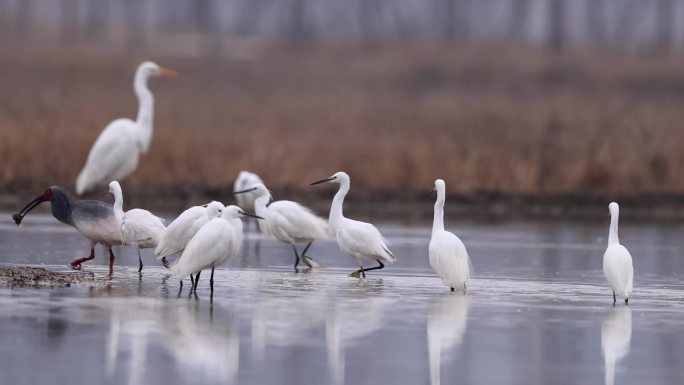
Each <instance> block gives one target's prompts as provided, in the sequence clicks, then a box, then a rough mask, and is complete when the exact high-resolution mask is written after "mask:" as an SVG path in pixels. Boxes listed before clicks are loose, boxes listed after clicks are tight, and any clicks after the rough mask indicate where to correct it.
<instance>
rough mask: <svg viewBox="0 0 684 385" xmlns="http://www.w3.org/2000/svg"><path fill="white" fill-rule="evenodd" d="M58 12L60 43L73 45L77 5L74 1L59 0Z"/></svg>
mask: <svg viewBox="0 0 684 385" xmlns="http://www.w3.org/2000/svg"><path fill="white" fill-rule="evenodd" d="M59 11H60V34H61V36H62V42H64V43H73V42H74V40H76V32H77V22H78V18H77V17H78V3H77V2H76V1H75V0H61V2H60V7H59Z"/></svg>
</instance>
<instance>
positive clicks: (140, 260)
mask: <svg viewBox="0 0 684 385" xmlns="http://www.w3.org/2000/svg"><path fill="white" fill-rule="evenodd" d="M138 263H139V264H140V267H138V273H140V272H141V271H142V268H143V264H142V258H141V257H140V249H138Z"/></svg>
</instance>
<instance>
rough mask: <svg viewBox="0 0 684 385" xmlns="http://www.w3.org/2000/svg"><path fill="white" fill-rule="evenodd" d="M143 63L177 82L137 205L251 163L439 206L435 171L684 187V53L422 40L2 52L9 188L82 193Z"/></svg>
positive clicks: (476, 190) (156, 83)
mask: <svg viewBox="0 0 684 385" xmlns="http://www.w3.org/2000/svg"><path fill="white" fill-rule="evenodd" d="M144 59H151V60H154V61H156V62H158V63H159V64H160V65H163V66H166V67H169V68H173V69H176V70H178V71H180V73H181V76H180V77H179V78H177V79H165V78H164V79H153V80H152V81H151V82H150V85H151V89H152V90H153V92H154V94H155V102H156V105H155V108H156V110H155V133H154V137H153V140H152V145H151V149H150V152H149V153H148V154H147V155H145V156H144V157H143V158H142V159H141V163H140V166H139V168H138V170H137V171H136V173H135V174H134V175H133V176H132V177H131V178H129V179H128V180H127V181H126V183H125V185H124V188H125V195H126V196H129V197H132V199H138V198H140V197H143V198H144V197H157V198H159V199H160V200H159V201H158V202H157V203H158V204H164V205H169V206H172V207H177V206H182V205H183V204H185V202H187V201H190V200H197V199H203V198H204V197H213V198H217V196H218V197H219V198H220V197H222V196H230V191H231V189H232V183H233V180H234V178H235V177H236V176H237V174H238V172H239V171H240V170H242V169H247V170H251V171H254V172H256V173H258V174H259V175H261V176H262V177H263V178H264V180H265V181H266V182H267V183H268V184H269V187H271V188H272V189H273V190H274V191H276V192H282V193H283V194H285V195H288V196H292V195H297V194H299V195H302V196H308V197H312V196H314V195H315V196H318V197H325V198H326V199H329V197H330V195H331V192H330V191H328V189H325V188H323V189H322V190H316V191H315V192H312V189H311V188H309V187H308V183H309V182H310V181H312V180H315V179H318V178H321V177H325V176H327V175H329V174H331V173H333V172H335V171H338V170H346V171H347V172H348V173H349V174H350V175H351V177H352V191H353V192H354V195H355V196H356V197H357V198H359V199H365V198H367V197H371V196H372V197H376V198H378V197H379V198H378V199H389V200H397V201H402V200H411V199H414V198H415V197H423V196H424V198H425V200H426V201H429V200H431V199H432V198H431V197H430V195H429V194H424V192H425V191H427V190H429V189H430V188H431V187H432V183H433V181H434V179H435V178H444V179H445V180H446V181H447V189H448V191H449V192H450V193H458V194H462V195H463V196H466V197H467V196H478V195H480V194H485V193H488V194H492V193H494V194H502V195H506V194H523V195H528V196H540V197H543V196H553V195H558V194H573V195H574V196H578V195H579V196H582V195H583V194H585V195H586V196H607V197H609V196H614V195H618V196H624V197H631V196H637V195H639V194H674V195H678V194H680V193H682V192H684V172H683V171H682V170H684V168H683V166H684V155H683V153H682V151H681V149H682V148H683V146H682V145H683V144H684V131H683V130H682V122H683V121H684V103H683V101H684V62H683V61H682V60H681V59H679V58H677V57H657V56H655V57H644V56H641V57H634V56H631V57H616V56H614V55H611V56H607V55H596V54H590V53H584V52H570V53H564V54H557V55H554V54H548V53H542V52H538V51H535V50H532V49H522V48H519V47H515V48H513V47H508V48H506V47H491V46H488V47H478V46H463V45H455V46H448V45H447V46H445V45H441V44H435V45H432V44H418V43H416V44H401V45H396V46H394V45H386V46H383V47H382V48H380V47H376V48H369V47H358V46H346V45H342V44H340V45H327V46H325V47H315V46H313V47H308V48H296V47H288V46H283V47H269V48H268V49H263V50H261V51H260V52H258V53H257V54H255V55H253V56H251V57H250V58H247V59H240V60H237V59H236V60H223V59H222V60H218V59H211V58H209V59H194V58H178V57H151V58H148V57H136V55H135V54H130V55H126V57H123V58H122V57H120V56H114V55H110V56H107V55H104V56H103V55H85V54H81V55H69V56H67V55H63V56H62V55H56V54H49V55H48V54H45V55H36V54H18V53H16V52H13V53H12V54H11V55H10V54H4V55H2V56H0V74H2V75H1V76H0V181H1V183H0V194H2V195H5V196H11V197H20V199H19V200H21V201H23V200H24V198H27V197H30V196H33V195H35V194H36V193H37V192H39V191H40V190H41V189H42V188H43V187H45V186H47V185H53V184H58V185H63V186H65V187H67V188H68V189H69V190H72V191H73V185H74V181H75V178H76V175H77V174H78V172H79V171H80V169H81V167H82V166H83V164H84V162H85V158H86V156H87V153H88V151H89V149H90V147H91V145H92V144H93V142H94V140H95V138H96V137H97V135H98V134H99V133H100V131H101V130H102V129H103V128H104V127H105V125H106V124H107V123H108V122H109V121H111V120H113V119H114V118H118V117H131V118H135V115H136V111H137V101H136V98H135V96H134V94H133V90H132V75H133V72H134V70H135V68H136V66H137V64H138V63H139V62H141V61H142V60H144ZM277 195H278V194H277ZM178 197H181V198H182V199H181V200H180V201H179V200H178ZM281 198H284V197H281ZM140 199H142V198H140ZM10 201H11V202H14V201H13V200H11V199H10ZM159 202H165V203H159ZM13 204H14V203H13Z"/></svg>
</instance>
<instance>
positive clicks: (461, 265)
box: [429, 179, 470, 293]
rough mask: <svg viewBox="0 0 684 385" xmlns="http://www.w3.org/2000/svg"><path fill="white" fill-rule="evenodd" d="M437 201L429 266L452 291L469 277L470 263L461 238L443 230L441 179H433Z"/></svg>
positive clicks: (443, 187) (463, 283)
mask: <svg viewBox="0 0 684 385" xmlns="http://www.w3.org/2000/svg"><path fill="white" fill-rule="evenodd" d="M434 190H436V191H437V201H436V202H435V216H434V219H433V222H432V238H431V239H430V247H429V255H430V266H432V269H433V270H434V271H435V273H437V275H438V276H439V277H440V278H441V279H442V282H444V284H445V285H447V286H449V287H450V288H451V291H454V289H455V288H458V289H459V290H460V289H461V288H463V292H464V293H465V291H466V285H467V283H468V279H469V278H470V270H469V269H470V264H469V258H468V251H466V247H465V245H464V244H463V242H461V240H460V239H459V238H458V237H457V236H456V235H454V234H452V233H450V232H448V231H446V230H444V201H445V195H446V184H445V183H444V181H443V180H441V179H437V180H436V181H435V188H434Z"/></svg>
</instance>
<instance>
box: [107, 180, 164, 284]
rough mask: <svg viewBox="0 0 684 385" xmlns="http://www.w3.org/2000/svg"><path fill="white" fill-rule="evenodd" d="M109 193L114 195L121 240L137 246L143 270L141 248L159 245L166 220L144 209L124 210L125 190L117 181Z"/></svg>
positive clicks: (139, 270) (110, 184) (126, 243)
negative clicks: (123, 190) (122, 189)
mask: <svg viewBox="0 0 684 385" xmlns="http://www.w3.org/2000/svg"><path fill="white" fill-rule="evenodd" d="M107 191H108V192H109V193H111V194H112V195H114V215H116V219H117V220H118V221H119V223H120V224H121V242H122V243H123V244H124V245H130V246H133V247H135V249H136V250H137V251H138V262H139V263H140V267H139V269H138V272H141V271H142V268H143V263H142V258H141V257H140V249H151V248H155V247H157V244H158V243H159V240H160V239H161V237H162V234H163V233H164V229H165V227H164V220H163V219H161V218H159V217H158V216H156V215H154V214H152V213H151V212H149V211H147V210H143V209H131V210H128V211H126V212H124V211H123V192H122V191H121V185H120V184H119V182H117V181H112V182H111V183H109V190H107Z"/></svg>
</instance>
